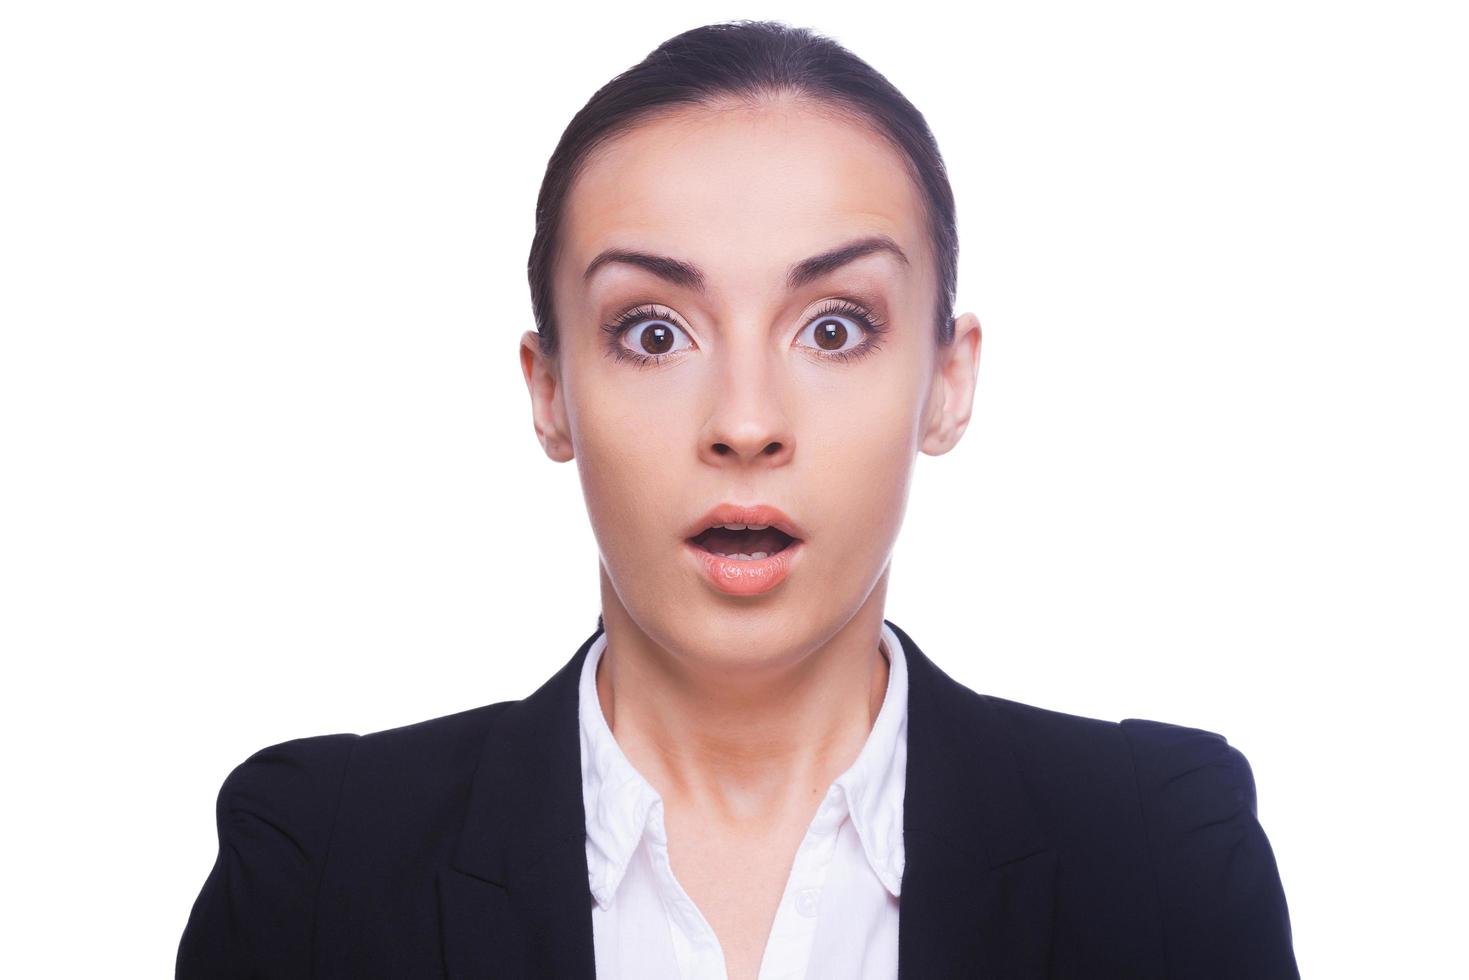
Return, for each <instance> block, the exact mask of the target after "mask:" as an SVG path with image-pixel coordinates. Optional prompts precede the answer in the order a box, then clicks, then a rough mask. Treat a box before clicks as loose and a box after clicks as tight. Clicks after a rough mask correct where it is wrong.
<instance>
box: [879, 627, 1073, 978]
mask: <svg viewBox="0 0 1469 980" xmlns="http://www.w3.org/2000/svg"><path fill="white" fill-rule="evenodd" d="M888 625H889V626H891V627H892V629H893V632H894V633H896V634H897V635H898V638H899V639H900V640H901V641H902V642H903V648H904V650H905V651H906V653H907V655H908V660H907V664H908V678H909V683H908V775H907V785H906V789H905V795H904V798H903V846H904V851H905V862H904V870H903V892H902V897H901V899H900V904H899V908H900V911H899V916H898V972H899V976H900V977H901V978H903V980H909V978H922V980H931V978H942V977H975V976H986V977H1005V978H1006V980H1025V978H1032V977H1044V976H1045V975H1046V973H1047V971H1048V969H1049V962H1050V952H1051V921H1052V913H1053V907H1054V902H1055V894H1054V890H1055V878H1056V852H1055V850H1054V849H1052V847H1051V846H1050V844H1049V842H1048V841H1047V840H1046V838H1045V837H1044V835H1043V834H1042V833H1041V830H1040V824H1039V822H1038V820H1037V818H1036V814H1035V812H1034V809H1033V807H1032V805H1031V802H1030V799H1029V796H1028V794H1027V793H1026V790H1025V786H1024V784H1023V782H1022V780H1021V776H1020V770H1019V767H1018V766H1017V764H1016V762H1015V758H1014V755H1013V753H1012V752H1011V749H1010V744H1009V733H1008V732H1007V731H1006V730H1005V727H1004V724H1003V722H1002V720H1001V719H1000V718H999V716H998V715H997V714H996V711H995V707H994V705H993V704H992V703H991V702H990V701H989V699H988V698H985V697H984V696H983V695H980V694H976V693H975V692H974V691H971V690H969V689H968V688H966V687H964V686H963V685H961V684H959V683H958V682H956V681H954V680H953V679H952V678H950V677H949V676H948V675H947V674H945V673H944V672H943V671H941V670H939V669H938V667H936V666H935V665H934V664H933V662H932V661H930V660H929V659H928V658H927V657H925V656H924V655H923V651H921V650H920V649H918V645H917V644H915V643H914V642H913V640H912V638H911V637H909V636H908V634H907V633H905V632H903V631H902V630H901V629H899V628H898V627H897V626H896V625H895V624H893V623H892V622H891V621H889V622H888Z"/></svg>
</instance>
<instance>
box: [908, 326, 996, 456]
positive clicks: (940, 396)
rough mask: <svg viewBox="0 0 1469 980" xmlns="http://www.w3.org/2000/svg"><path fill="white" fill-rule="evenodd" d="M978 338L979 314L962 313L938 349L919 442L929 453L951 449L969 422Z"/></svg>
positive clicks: (935, 454) (977, 370) (977, 359)
mask: <svg viewBox="0 0 1469 980" xmlns="http://www.w3.org/2000/svg"><path fill="white" fill-rule="evenodd" d="M981 339H982V334H981V332H980V329H979V317H977V316H975V315H974V314H973V313H965V314H964V315H963V316H959V317H956V318H955V319H954V337H953V339H952V340H951V341H949V343H948V344H946V345H945V346H943V347H940V348H939V349H938V359H937V361H936V362H935V364H934V371H933V388H932V389H931V390H930V391H929V398H928V405H929V409H928V417H927V418H926V419H925V420H924V432H923V441H922V443H921V444H920V448H921V449H922V450H923V451H924V452H925V453H927V454H928V455H930V456H942V455H943V454H944V453H946V452H948V451H949V450H950V449H953V448H954V446H955V445H956V444H958V442H959V437H960V436H962V435H963V434H964V430H965V429H966V428H967V427H968V425H969V415H970V413H971V412H972V411H973V410H974V387H975V383H976V381H977V380H978V377H979V344H980V341H981Z"/></svg>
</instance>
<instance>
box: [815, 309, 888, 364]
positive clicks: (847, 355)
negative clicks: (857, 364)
mask: <svg viewBox="0 0 1469 980" xmlns="http://www.w3.org/2000/svg"><path fill="white" fill-rule="evenodd" d="M886 329H887V325H886V323H884V322H883V321H882V320H881V319H880V318H879V317H878V316H877V315H876V314H875V313H873V312H872V310H870V309H868V308H867V307H866V306H863V305H860V304H856V303H852V302H850V301H848V300H839V301H835V302H833V303H830V304H828V305H827V306H825V307H823V308H822V309H821V310H819V311H818V312H817V314H816V318H815V319H813V320H812V321H811V322H810V323H808V324H807V325H806V326H805V327H803V328H802V330H801V333H800V335H799V336H800V337H808V336H809V337H810V339H811V341H812V343H811V344H810V346H811V347H812V348H814V349H815V350H816V352H817V353H818V354H819V355H820V356H822V357H825V358H828V359H831V360H838V361H848V360H852V359H854V358H858V357H865V356H866V355H868V354H871V353H872V352H874V351H876V350H877V349H878V344H877V343H876V341H877V338H878V337H880V336H882V335H883V333H884V332H886ZM851 340H855V341H856V343H854V344H852V345H851V346H848V345H847V342H848V341H851Z"/></svg>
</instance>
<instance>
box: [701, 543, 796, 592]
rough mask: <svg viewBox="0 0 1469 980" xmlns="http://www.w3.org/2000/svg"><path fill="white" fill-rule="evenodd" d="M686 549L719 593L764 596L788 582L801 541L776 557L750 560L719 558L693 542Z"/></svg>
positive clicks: (781, 551) (775, 555)
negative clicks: (793, 559) (792, 560)
mask: <svg viewBox="0 0 1469 980" xmlns="http://www.w3.org/2000/svg"><path fill="white" fill-rule="evenodd" d="M684 547H685V548H686V549H687V550H688V552H689V553H690V554H691V555H693V556H694V558H695V560H697V561H698V563H699V568H700V570H701V571H703V573H704V577H705V578H706V579H708V580H709V583H710V584H711V585H713V586H714V587H715V588H716V589H718V590H719V591H720V592H723V593H725V594H726V595H761V594H763V593H766V592H769V591H770V590H771V589H773V588H775V587H776V586H777V585H779V584H780V583H782V582H784V581H785V578H786V576H787V575H789V574H790V571H791V559H792V558H794V557H795V554H796V552H797V551H799V550H800V549H801V542H800V541H799V540H796V541H792V542H791V543H790V544H788V545H786V546H785V547H784V548H782V549H781V550H780V551H777V552H776V553H775V554H773V555H770V556H768V557H766V558H752V559H749V560H747V561H741V560H740V559H738V558H725V557H724V556H723V555H716V554H715V553H714V552H712V551H707V550H705V549H703V548H700V547H699V546H698V545H696V544H694V543H693V542H692V541H687V540H686V541H684Z"/></svg>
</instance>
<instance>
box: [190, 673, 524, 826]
mask: <svg viewBox="0 0 1469 980" xmlns="http://www.w3.org/2000/svg"><path fill="white" fill-rule="evenodd" d="M514 703H515V702H513V701H501V702H497V703H495V704H487V705H480V706H478V707H475V708H470V709H467V710H464V711H458V712H454V713H453V714H448V715H442V716H440V717H437V718H430V719H427V720H424V721H419V722H414V723H412V724H407V725H400V726H397V727H394V728H388V729H383V730H380V731H374V732H368V733H366V734H358V733H355V732H338V733H332V734H319V735H307V736H302V737H298V738H292V739H288V740H286V741H282V742H276V743H273V744H271V745H267V746H265V747H264V748H261V749H259V750H257V751H255V752H253V753H252V754H251V755H250V756H249V757H248V758H246V759H245V760H244V761H243V762H241V763H239V764H238V765H237V766H235V767H234V769H233V770H231V771H230V773H229V775H228V776H226V777H225V780H224V782H223V784H222V785H221V787H220V793H219V806H220V808H221V812H222V814H223V813H224V812H226V811H229V810H235V809H240V808H242V807H248V806H249V805H250V804H251V803H254V802H258V801H270V802H271V803H272V804H273V805H274V806H276V807H288V808H294V809H297V810H300V811H302V812H306V813H315V814H323V813H329V812H330V811H331V810H332V809H334V802H335V800H334V797H338V796H340V793H341V790H342V788H343V786H344V785H345V784H346V783H347V782H348V781H349V778H351V779H353V780H354V781H356V780H357V778H358V777H359V776H360V775H362V774H366V775H367V776H368V778H370V779H372V780H374V781H377V782H381V783H383V784H384V785H387V786H397V787H406V786H409V785H415V786H416V788H419V789H422V788H424V787H425V786H427V785H433V784H435V783H440V784H443V785H451V784H454V783H456V782H457V781H458V780H459V779H460V778H467V777H468V775H470V774H472V772H473V768H474V766H475V764H476V763H477V761H478V758H479V750H480V749H481V748H482V747H483V745H484V742H485V739H486V738H487V737H488V736H489V733H490V731H491V728H492V726H493V724H494V720H495V718H496V717H497V716H498V715H499V714H500V712H502V711H503V710H504V709H506V708H507V707H509V706H510V705H512V704H514Z"/></svg>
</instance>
